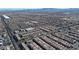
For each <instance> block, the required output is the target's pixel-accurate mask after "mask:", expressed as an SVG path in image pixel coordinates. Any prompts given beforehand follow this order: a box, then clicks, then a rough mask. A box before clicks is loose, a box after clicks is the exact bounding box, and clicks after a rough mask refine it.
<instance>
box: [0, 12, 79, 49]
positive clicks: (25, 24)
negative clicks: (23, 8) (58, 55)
mask: <svg viewBox="0 0 79 59" xmlns="http://www.w3.org/2000/svg"><path fill="white" fill-rule="evenodd" d="M78 49H79V13H65V12H2V13H0V50H78Z"/></svg>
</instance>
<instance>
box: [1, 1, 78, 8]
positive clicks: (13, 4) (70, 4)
mask: <svg viewBox="0 0 79 59" xmlns="http://www.w3.org/2000/svg"><path fill="white" fill-rule="evenodd" d="M0 8H29V9H30V8H61V9H63V8H79V0H0Z"/></svg>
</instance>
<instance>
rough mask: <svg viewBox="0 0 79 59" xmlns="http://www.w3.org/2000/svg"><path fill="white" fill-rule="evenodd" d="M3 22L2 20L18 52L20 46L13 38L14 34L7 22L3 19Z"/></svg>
mask: <svg viewBox="0 0 79 59" xmlns="http://www.w3.org/2000/svg"><path fill="white" fill-rule="evenodd" d="M1 20H2V23H3V24H4V26H5V28H6V30H7V33H8V35H9V36H10V39H11V41H12V43H13V45H14V48H15V49H16V50H20V48H19V46H18V44H17V43H16V41H15V39H14V37H13V33H12V31H11V29H10V27H9V25H8V24H7V23H6V22H5V19H4V18H2V17H1Z"/></svg>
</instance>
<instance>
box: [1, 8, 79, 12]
mask: <svg viewBox="0 0 79 59" xmlns="http://www.w3.org/2000/svg"><path fill="white" fill-rule="evenodd" d="M0 12H79V8H65V9H64V8H63V9H61V8H39V9H38V8H36V9H33V8H32V9H27V8H0Z"/></svg>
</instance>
